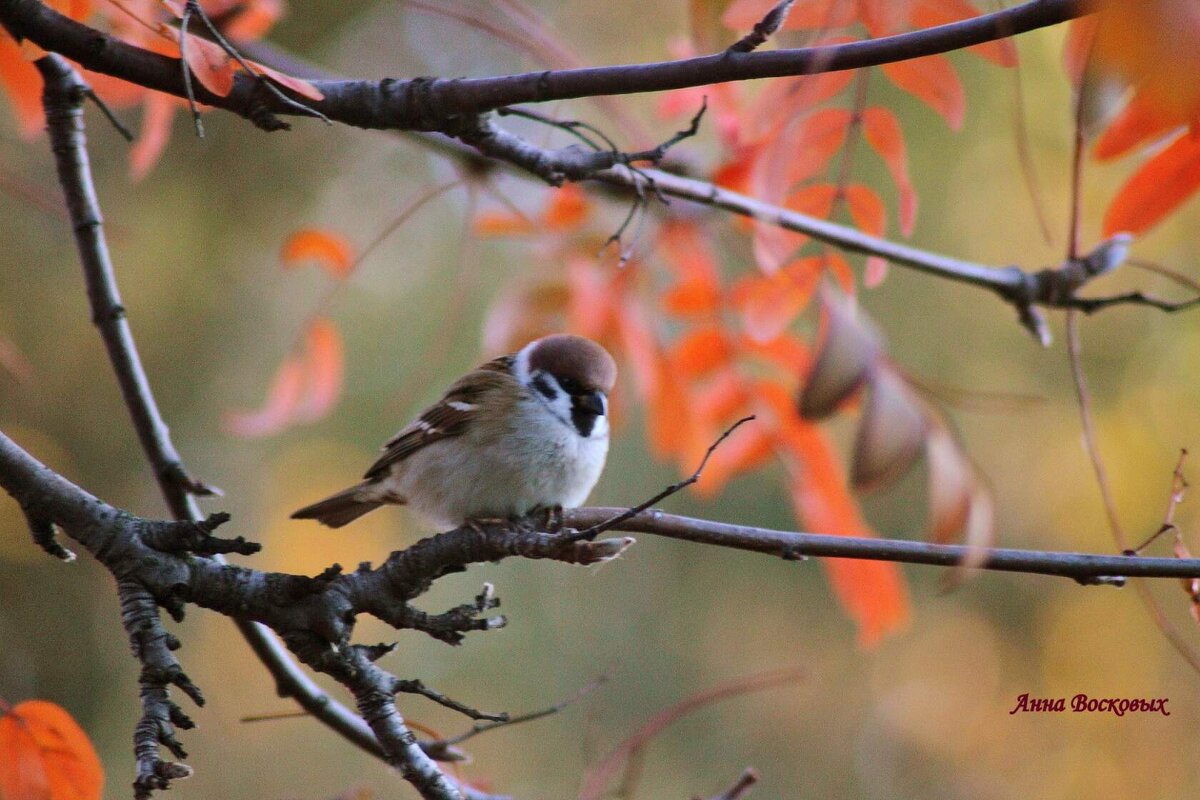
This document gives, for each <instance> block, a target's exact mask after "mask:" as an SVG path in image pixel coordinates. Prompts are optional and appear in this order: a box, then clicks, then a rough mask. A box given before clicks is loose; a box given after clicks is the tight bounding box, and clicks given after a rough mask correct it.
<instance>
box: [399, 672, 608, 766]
mask: <svg viewBox="0 0 1200 800" xmlns="http://www.w3.org/2000/svg"><path fill="white" fill-rule="evenodd" d="M607 681H608V675H601V676H600V677H598V678H596V679H595V680H593V681H592V682H591V683H589V684H587V685H586V686H584V687H583V688H581V689H580V690H579V691H577V692H575V694H573V695H571V696H570V697H568V698H566V699H564V700H560V701H558V702H557V703H555V704H554V705H552V706H549V707H548V708H543V709H539V710H537V711H530V712H529V713H527V714H518V715H516V716H513V717H509V718H508V719H504V720H497V721H495V722H477V723H475V725H474V726H473V727H472V728H471V729H470V730H469V731H466V732H465V733H460V734H458V735H457V736H451V737H448V738H446V739H438V740H436V741H431V742H422V743H421V746H422V747H423V748H424V749H425V752H426V753H428V754H429V756H430V758H434V759H437V760H438V761H461V760H462V758H463V756H462V751H460V750H458V749H457V747H456V745H460V744H462V743H463V742H465V741H467V740H468V739H473V738H474V737H476V736H478V735H479V734H481V733H487V732H489V731H494V730H496V729H497V728H506V727H509V726H510V725H520V724H522V723H524V722H533V721H534V720H539V719H543V718H545V717H548V716H551V715H552V714H557V713H559V712H560V711H563V710H564V709H566V708H567V707H569V706H571V705H573V704H575V703H577V702H578V701H580V700H582V699H583V698H584V697H587V696H588V695H589V694H591V693H592V692H594V691H596V689H599V688H600V687H601V686H603V685H604V684H605V683H606V682H607Z"/></svg>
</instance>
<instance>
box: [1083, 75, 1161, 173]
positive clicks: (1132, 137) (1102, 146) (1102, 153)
mask: <svg viewBox="0 0 1200 800" xmlns="http://www.w3.org/2000/svg"><path fill="white" fill-rule="evenodd" d="M1178 127H1180V122H1179V120H1178V119H1177V118H1175V117H1173V116H1172V115H1170V114H1166V113H1163V111H1162V109H1161V108H1159V106H1158V104H1157V103H1155V102H1154V101H1152V100H1150V99H1149V97H1148V96H1147V95H1146V94H1144V93H1142V92H1138V93H1137V94H1135V95H1134V96H1133V98H1132V99H1131V100H1130V101H1129V103H1128V105H1126V106H1125V108H1124V109H1122V110H1121V113H1120V114H1118V115H1117V116H1116V117H1115V118H1114V119H1113V121H1112V122H1110V123H1109V124H1108V127H1107V128H1106V129H1105V131H1104V133H1103V134H1102V135H1101V136H1100V138H1099V139H1098V140H1097V141H1096V147H1095V150H1094V151H1093V155H1094V156H1095V157H1096V160H1097V161H1107V160H1109V159H1112V158H1116V157H1117V156H1119V155H1121V154H1123V153H1126V152H1128V151H1130V150H1132V149H1133V148H1135V147H1137V146H1138V145H1140V144H1142V143H1144V142H1149V141H1150V140H1152V139H1155V138H1158V137H1160V136H1165V135H1166V134H1167V133H1169V132H1170V131H1172V130H1174V129H1176V128H1178Z"/></svg>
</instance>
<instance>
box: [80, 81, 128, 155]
mask: <svg viewBox="0 0 1200 800" xmlns="http://www.w3.org/2000/svg"><path fill="white" fill-rule="evenodd" d="M83 94H84V96H85V97H86V98H87V99H88V100H91V101H92V103H93V104H94V105H95V106H96V108H98V109H100V113H101V114H103V115H104V117H105V118H106V119H107V120H108V124H110V125H112V126H113V127H114V128H116V130H117V133H119V134H121V138H122V139H124V140H125V141H127V142H132V141H133V138H134V137H133V131H131V130H129V128H127V127H125V123H123V122H121V120H120V119H118V118H117V115H116V114H114V113H113V110H112V109H111V108H109V107H108V103H105V102H104V101H103V100H101V99H100V95H98V94H96V93H95V92H94V91H92V89H91V88H88V89H85V90H84V92H83Z"/></svg>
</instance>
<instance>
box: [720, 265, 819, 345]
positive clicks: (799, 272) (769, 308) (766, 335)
mask: <svg viewBox="0 0 1200 800" xmlns="http://www.w3.org/2000/svg"><path fill="white" fill-rule="evenodd" d="M821 271H822V259H821V257H820V256H809V257H808V258H802V259H800V260H798V261H795V262H793V263H791V264H788V265H787V266H786V267H784V268H783V269H781V270H779V271H778V272H776V273H775V274H773V275H767V276H761V277H760V276H754V277H749V278H743V279H742V280H740V281H738V282H737V283H736V284H735V285H734V286H733V288H732V289H731V291H730V296H731V297H732V299H733V302H734V305H736V306H737V307H738V308H739V309H740V310H741V312H742V327H743V328H744V329H745V331H746V335H747V336H749V337H750V339H752V340H753V341H756V342H769V341H772V340H773V339H776V338H777V337H778V336H779V335H780V334H781V333H783V332H784V331H785V330H787V328H788V326H789V325H791V324H792V321H793V320H795V319H796V316H797V315H799V313H800V312H801V311H803V310H804V307H805V306H807V305H808V301H809V299H810V298H811V297H812V293H813V290H814V289H815V288H816V285H817V280H818V279H819V278H820V277H821Z"/></svg>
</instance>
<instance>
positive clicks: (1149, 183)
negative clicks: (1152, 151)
mask: <svg viewBox="0 0 1200 800" xmlns="http://www.w3.org/2000/svg"><path fill="white" fill-rule="evenodd" d="M1197 189H1200V135H1193V134H1190V133H1184V134H1183V135H1181V136H1180V137H1179V138H1178V139H1176V140H1175V141H1174V142H1172V143H1171V145H1170V146H1169V147H1167V149H1165V150H1163V151H1162V152H1161V153H1159V154H1158V155H1156V156H1154V157H1153V158H1151V159H1150V160H1149V161H1147V162H1146V163H1145V164H1143V165H1142V167H1141V169H1139V170H1138V171H1137V172H1136V173H1134V175H1133V177H1132V178H1130V179H1129V181H1128V182H1127V183H1126V184H1125V185H1124V186H1122V187H1121V190H1120V191H1119V192H1117V196H1116V197H1115V198H1113V201H1112V204H1111V205H1109V207H1108V212H1107V213H1106V214H1105V215H1104V235H1105V236H1112V235H1113V234H1114V233H1121V232H1125V231H1127V232H1129V233H1133V234H1139V233H1142V232H1143V231H1145V230H1147V229H1148V228H1151V227H1153V226H1154V225H1156V224H1158V223H1159V222H1161V221H1162V219H1163V217H1165V216H1167V214H1169V213H1171V212H1172V211H1174V210H1175V209H1176V208H1177V207H1178V206H1179V205H1181V204H1182V203H1183V202H1184V201H1186V200H1187V199H1188V198H1190V197H1191V196H1192V195H1193V194H1194V193H1195V192H1196V190H1197Z"/></svg>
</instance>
